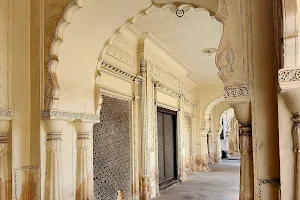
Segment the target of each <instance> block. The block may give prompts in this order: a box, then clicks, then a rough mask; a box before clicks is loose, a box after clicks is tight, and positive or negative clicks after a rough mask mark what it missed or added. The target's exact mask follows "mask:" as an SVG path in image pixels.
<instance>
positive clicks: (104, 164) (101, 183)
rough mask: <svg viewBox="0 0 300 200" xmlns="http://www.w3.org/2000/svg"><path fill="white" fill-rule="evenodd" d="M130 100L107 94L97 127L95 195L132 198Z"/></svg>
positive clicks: (104, 198) (110, 199) (105, 199)
mask: <svg viewBox="0 0 300 200" xmlns="http://www.w3.org/2000/svg"><path fill="white" fill-rule="evenodd" d="M130 127H131V105H130V102H128V101H124V100H120V99H116V98H112V97H108V96H104V97H103V106H102V110H101V114H100V123H99V124H95V125H94V129H93V154H94V157H93V166H94V199H101V200H114V199H117V191H118V190H122V192H123V194H124V199H125V200H129V199H131V164H130V132H131V128H130Z"/></svg>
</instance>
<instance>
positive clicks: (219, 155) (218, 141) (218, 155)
mask: <svg viewBox="0 0 300 200" xmlns="http://www.w3.org/2000/svg"><path fill="white" fill-rule="evenodd" d="M221 132H222V131H221V130H219V131H218V132H217V138H216V145H217V146H216V151H217V152H216V157H215V162H217V163H221V162H222V159H221V158H222V148H221V139H220V136H221Z"/></svg>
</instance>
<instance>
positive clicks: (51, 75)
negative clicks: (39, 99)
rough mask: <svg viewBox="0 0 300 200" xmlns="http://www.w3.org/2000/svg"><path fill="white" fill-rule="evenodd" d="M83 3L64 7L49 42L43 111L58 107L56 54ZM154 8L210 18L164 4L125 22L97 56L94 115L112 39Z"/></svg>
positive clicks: (99, 103)
mask: <svg viewBox="0 0 300 200" xmlns="http://www.w3.org/2000/svg"><path fill="white" fill-rule="evenodd" d="M85 2H86V0H76V1H72V2H70V3H69V4H68V6H67V7H66V9H65V10H64V13H63V15H62V17H61V19H60V20H59V22H58V23H57V26H56V30H55V34H54V37H53V40H52V42H51V47H50V52H49V55H50V58H49V61H48V66H47V80H46V81H45V83H46V84H45V103H44V108H45V109H57V107H58V103H59V96H60V86H59V80H58V78H57V74H56V70H57V67H58V64H59V54H58V52H59V48H60V46H61V44H62V43H63V40H64V34H65V30H66V28H67V27H68V26H69V25H70V24H71V22H72V17H73V16H74V14H75V13H76V12H77V11H78V10H80V9H81V8H83V7H84V3H85ZM155 8H159V9H165V8H169V9H170V11H174V10H175V12H176V11H178V10H179V11H183V12H186V11H188V10H190V9H194V10H195V11H196V12H199V11H204V12H207V15H209V16H210V13H209V11H208V10H207V9H205V8H202V7H197V8H195V7H193V6H192V5H189V4H182V5H180V6H176V5H174V4H165V5H162V6H155V5H151V6H150V7H148V8H147V9H146V10H142V11H141V12H139V13H138V14H136V15H135V16H134V17H132V18H130V19H129V20H128V21H127V22H125V23H124V24H123V25H122V26H121V27H120V28H119V29H118V30H117V31H116V32H115V33H114V34H113V35H112V36H111V37H110V38H109V39H108V41H107V45H105V46H104V47H103V48H102V50H101V53H100V55H99V59H98V63H97V67H96V68H97V75H96V86H95V88H96V94H98V95H97V97H96V98H98V99H96V101H97V103H96V106H97V108H95V111H96V113H97V112H99V110H100V109H101V102H102V99H101V94H100V90H99V87H98V85H99V84H98V83H99V80H100V71H99V69H100V67H101V64H102V62H103V60H104V57H105V54H106V53H107V50H108V49H109V46H110V45H112V44H113V41H114V39H115V38H116V37H117V36H118V35H120V34H122V33H123V31H124V30H125V29H126V27H128V26H130V25H133V24H134V23H136V22H137V20H138V19H139V18H140V17H142V16H147V15H149V14H150V13H151V11H153V10H154V9H155ZM212 19H214V17H212Z"/></svg>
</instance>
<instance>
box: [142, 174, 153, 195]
mask: <svg viewBox="0 0 300 200" xmlns="http://www.w3.org/2000/svg"><path fill="white" fill-rule="evenodd" d="M141 200H151V187H150V182H149V178H146V177H143V178H142V180H141Z"/></svg>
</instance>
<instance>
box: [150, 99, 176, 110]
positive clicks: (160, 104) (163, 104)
mask: <svg viewBox="0 0 300 200" xmlns="http://www.w3.org/2000/svg"><path fill="white" fill-rule="evenodd" d="M155 105H156V106H158V107H162V108H165V109H169V110H173V111H178V110H179V108H177V107H174V106H170V105H168V104H165V103H162V102H159V101H155Z"/></svg>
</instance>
